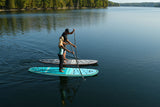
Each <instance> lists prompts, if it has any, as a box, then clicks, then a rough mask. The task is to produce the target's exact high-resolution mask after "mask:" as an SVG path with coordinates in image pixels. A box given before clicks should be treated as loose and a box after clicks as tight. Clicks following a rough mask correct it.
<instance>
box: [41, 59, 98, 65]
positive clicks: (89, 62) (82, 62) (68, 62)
mask: <svg viewBox="0 0 160 107" xmlns="http://www.w3.org/2000/svg"><path fill="white" fill-rule="evenodd" d="M39 61H40V62H43V63H51V64H59V59H40V60H39ZM65 61H66V63H63V65H77V62H76V60H75V59H68V60H65ZM77 61H78V64H79V65H92V64H96V63H97V62H98V61H97V60H77Z"/></svg>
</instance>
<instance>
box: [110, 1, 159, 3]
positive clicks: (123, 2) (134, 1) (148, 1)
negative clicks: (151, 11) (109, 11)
mask: <svg viewBox="0 0 160 107" xmlns="http://www.w3.org/2000/svg"><path fill="white" fill-rule="evenodd" d="M109 1H113V2H118V3H134V2H136V3H139V2H160V0H109Z"/></svg>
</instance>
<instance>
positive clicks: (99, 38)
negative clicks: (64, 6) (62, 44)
mask: <svg viewBox="0 0 160 107" xmlns="http://www.w3.org/2000/svg"><path fill="white" fill-rule="evenodd" d="M159 13H160V8H145V7H142V8H141V7H112V8H108V9H83V10H58V11H51V10H49V11H26V12H1V13H0V68H1V69H0V107H97V106H99V107H159V106H160V30H159V28H160V14H159ZM65 28H69V29H70V31H72V29H73V28H75V29H76V32H75V36H76V42H77V49H78V57H79V58H80V59H96V60H98V64H97V65H92V66H81V68H93V69H98V70H99V71H100V72H99V74H98V75H97V76H94V77H87V78H86V81H84V80H83V79H82V78H64V77H56V76H46V75H40V74H34V73H30V72H28V69H29V68H30V67H35V66H52V67H55V66H57V65H53V64H43V63H40V62H39V61H38V60H39V59H47V58H50V59H51V58H53V59H55V58H58V56H57V53H58V47H57V45H58V38H59V37H60V35H61V34H62V32H63V31H64V30H65ZM68 38H69V40H70V41H71V42H73V43H74V35H68ZM68 48H69V47H68ZM69 49H70V48H69ZM67 57H68V58H72V55H71V54H69V53H68V55H67ZM68 67H76V66H68Z"/></svg>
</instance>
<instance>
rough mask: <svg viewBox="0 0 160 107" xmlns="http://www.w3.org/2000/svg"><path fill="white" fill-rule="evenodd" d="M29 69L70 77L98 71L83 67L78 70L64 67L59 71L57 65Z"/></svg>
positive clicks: (93, 73) (90, 74)
mask: <svg viewBox="0 0 160 107" xmlns="http://www.w3.org/2000/svg"><path fill="white" fill-rule="evenodd" d="M29 71H30V72H34V73H39V74H45V75H53V76H70V77H81V76H82V75H83V76H94V75H96V74H98V72H99V71H98V70H96V69H84V68H81V69H80V70H79V68H64V69H63V71H64V72H59V67H32V68H30V69H29ZM80 71H81V72H80ZM81 73H82V75H81Z"/></svg>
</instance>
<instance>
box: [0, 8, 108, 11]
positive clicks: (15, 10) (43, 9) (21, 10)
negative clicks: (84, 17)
mask: <svg viewBox="0 0 160 107" xmlns="http://www.w3.org/2000/svg"><path fill="white" fill-rule="evenodd" d="M97 8H107V7H94V8H93V7H63V8H32V9H0V12H5V11H26V10H67V9H97Z"/></svg>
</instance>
